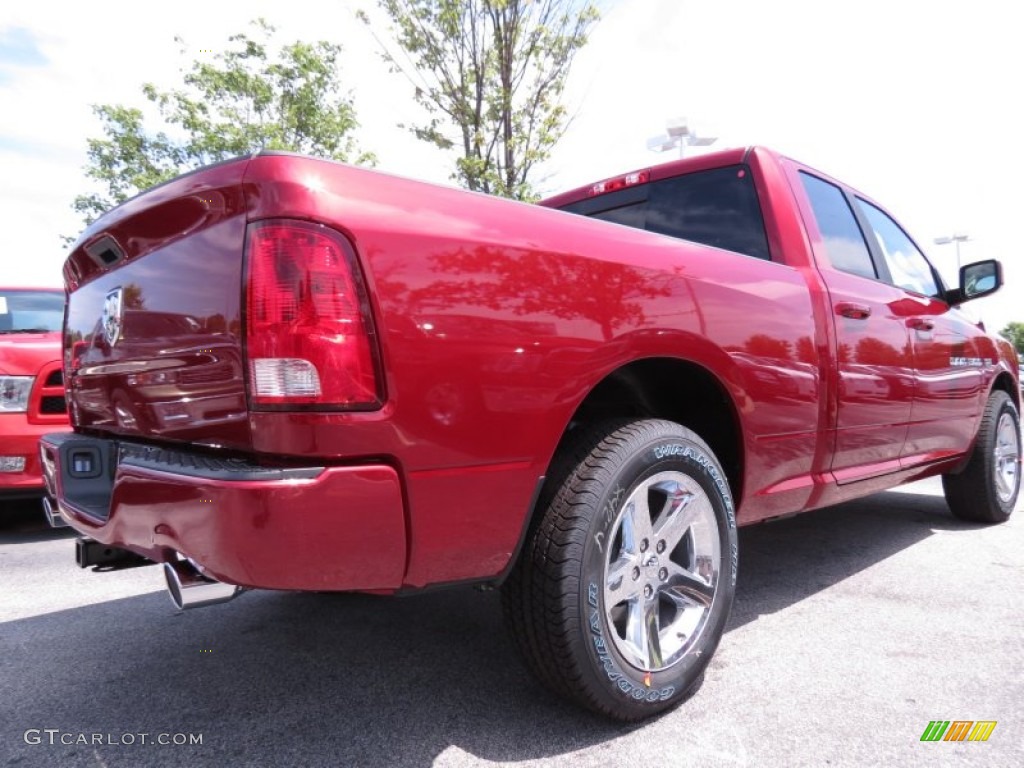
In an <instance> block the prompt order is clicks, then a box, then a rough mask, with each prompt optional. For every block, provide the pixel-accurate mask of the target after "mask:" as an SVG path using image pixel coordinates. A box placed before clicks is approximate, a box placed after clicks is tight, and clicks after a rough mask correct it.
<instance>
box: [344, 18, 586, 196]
mask: <svg viewBox="0 0 1024 768" xmlns="http://www.w3.org/2000/svg"><path fill="white" fill-rule="evenodd" d="M377 2H378V5H379V6H380V7H381V9H383V11H384V12H385V13H386V14H387V16H388V17H389V18H390V20H391V23H392V28H391V31H392V34H393V36H394V42H395V44H396V45H397V46H398V48H400V49H401V54H399V53H397V52H395V53H392V52H391V51H390V50H388V49H387V46H385V53H384V57H385V59H386V60H387V61H388V62H389V63H390V64H391V66H392V68H393V69H394V70H396V71H401V72H404V73H405V74H406V76H407V77H408V78H409V80H410V81H411V82H412V83H413V85H414V86H415V99H416V101H417V102H418V103H419V104H420V105H421V106H422V107H423V108H424V109H425V110H426V112H427V116H428V119H427V121H426V122H425V123H422V124H419V125H415V126H412V130H413V132H414V133H415V135H416V136H417V137H418V138H420V139H422V140H423V141H426V142H429V143H431V144H434V145H435V146H437V147H439V148H441V149H442V150H452V149H454V150H456V152H457V154H458V159H457V160H456V169H455V172H454V173H453V174H452V178H453V179H455V180H457V181H458V182H459V183H460V184H461V185H462V186H464V187H466V188H467V189H471V190H476V191H480V192H489V193H492V194H497V195H502V196H504V197H512V198H516V199H519V200H527V199H531V198H532V197H533V196H534V190H533V185H532V184H531V175H530V174H531V171H533V170H534V168H535V167H536V166H537V164H538V163H540V162H541V161H543V160H545V159H546V158H547V157H548V156H549V155H550V152H551V149H552V147H553V146H554V145H555V143H556V142H557V141H558V140H559V138H561V136H562V134H563V133H564V132H565V128H566V125H567V119H568V115H567V111H566V108H565V107H564V106H563V104H562V103H561V96H562V92H563V89H564V87H565V81H566V77H567V75H568V73H569V68H570V66H571V64H572V62H573V58H574V57H575V55H576V53H577V51H579V49H580V48H582V47H583V46H584V45H585V44H586V41H587V33H588V31H589V29H590V27H591V26H592V25H593V23H594V22H595V21H596V20H597V18H598V12H597V9H596V8H595V6H594V5H593V4H592V3H591V2H589V0H377ZM362 18H363V20H364V21H367V22H369V19H368V17H367V16H366V15H365V14H363V15H362Z"/></svg>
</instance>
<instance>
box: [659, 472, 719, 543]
mask: <svg viewBox="0 0 1024 768" xmlns="http://www.w3.org/2000/svg"><path fill="white" fill-rule="evenodd" d="M704 503H706V502H705V501H704V500H703V499H700V500H698V499H697V497H696V496H695V495H694V494H692V493H690V492H689V491H687V490H684V489H683V488H682V487H681V486H676V488H675V489H673V490H670V491H669V492H668V494H667V498H666V499H665V507H664V509H663V510H662V512H661V514H660V515H659V516H658V519H657V522H656V523H655V524H654V530H653V535H654V538H655V539H657V540H660V541H664V542H665V549H666V550H667V551H668V552H671V551H672V550H673V549H675V548H676V545H677V544H679V542H680V540H681V539H682V538H683V536H685V535H686V532H687V531H688V530H690V526H691V525H693V524H694V523H695V522H697V521H698V520H700V519H701V516H702V515H703V513H704V510H702V509H701V508H700V507H701V505H702V504H704Z"/></svg>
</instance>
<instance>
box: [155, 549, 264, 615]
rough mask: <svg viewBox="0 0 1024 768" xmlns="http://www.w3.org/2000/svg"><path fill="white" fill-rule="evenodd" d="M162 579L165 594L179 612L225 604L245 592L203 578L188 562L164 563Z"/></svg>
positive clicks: (242, 589)
mask: <svg viewBox="0 0 1024 768" xmlns="http://www.w3.org/2000/svg"><path fill="white" fill-rule="evenodd" d="M164 579H165V580H166V582H167V594H168V595H169V596H170V598H171V602H172V603H174V607H175V608H177V609H178V610H179V611H184V610H187V609H189V608H200V607H202V606H204V605H215V604H217V603H226V602H227V601H228V600H233V599H234V598H236V597H238V596H239V595H240V594H241V593H242V592H244V591H245V588H244V587H239V586H236V585H234V584H225V583H224V582H221V581H214V580H213V579H211V578H208V577H206V576H204V575H203V574H202V573H200V572H199V569H198V568H196V567H195V565H193V564H192V562H191V561H190V560H175V561H174V562H172V563H164Z"/></svg>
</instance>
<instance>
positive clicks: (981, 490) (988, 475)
mask: <svg viewBox="0 0 1024 768" xmlns="http://www.w3.org/2000/svg"><path fill="white" fill-rule="evenodd" d="M1020 482H1021V443H1020V417H1019V416H1018V414H1017V407H1016V406H1015V405H1014V404H1013V400H1011V399H1010V396H1009V395H1007V394H1006V393H1005V392H1003V391H1001V390H996V391H995V392H993V393H992V394H991V395H990V396H989V398H988V402H987V403H986V404H985V411H984V413H983V414H982V417H981V426H980V427H979V428H978V438H977V440H975V443H974V450H973V451H972V453H971V458H970V460H969V461H968V462H967V466H966V467H964V469H963V471H962V472H960V473H959V474H956V475H943V476H942V490H943V491H944V492H945V495H946V503H947V504H948V505H949V509H950V511H951V512H952V513H953V515H954V516H956V517H959V518H960V519H961V520H971V521H973V522H978V523H1002V522H1005V521H1006V520H1007V519H1008V518H1009V517H1010V515H1011V514H1012V513H1013V507H1014V505H1015V504H1016V503H1017V496H1018V494H1019V493H1020Z"/></svg>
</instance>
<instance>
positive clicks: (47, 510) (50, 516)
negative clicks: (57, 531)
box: [43, 496, 68, 528]
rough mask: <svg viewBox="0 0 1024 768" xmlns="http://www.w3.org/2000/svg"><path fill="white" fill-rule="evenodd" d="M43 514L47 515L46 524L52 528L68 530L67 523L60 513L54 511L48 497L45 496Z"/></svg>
mask: <svg viewBox="0 0 1024 768" xmlns="http://www.w3.org/2000/svg"><path fill="white" fill-rule="evenodd" d="M43 514H45V515H46V522H47V523H49V524H50V527H51V528H67V527H68V524H67V521H66V520H65V519H64V518H63V517H61V516H60V512H58V511H57V510H56V509H54V507H53V504H51V503H50V498H49V497H48V496H43Z"/></svg>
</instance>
